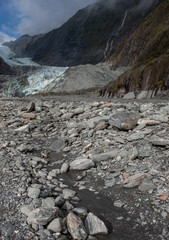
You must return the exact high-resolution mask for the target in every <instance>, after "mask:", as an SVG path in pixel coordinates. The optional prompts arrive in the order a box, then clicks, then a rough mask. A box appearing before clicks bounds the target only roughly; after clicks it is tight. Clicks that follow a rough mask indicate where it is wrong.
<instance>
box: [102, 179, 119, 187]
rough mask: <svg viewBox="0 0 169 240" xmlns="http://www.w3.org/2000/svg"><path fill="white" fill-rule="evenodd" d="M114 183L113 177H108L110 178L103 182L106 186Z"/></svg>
mask: <svg viewBox="0 0 169 240" xmlns="http://www.w3.org/2000/svg"><path fill="white" fill-rule="evenodd" d="M115 184H116V180H115V178H112V179H110V180H106V181H105V182H104V185H105V186H106V187H113V186H114V185H115Z"/></svg>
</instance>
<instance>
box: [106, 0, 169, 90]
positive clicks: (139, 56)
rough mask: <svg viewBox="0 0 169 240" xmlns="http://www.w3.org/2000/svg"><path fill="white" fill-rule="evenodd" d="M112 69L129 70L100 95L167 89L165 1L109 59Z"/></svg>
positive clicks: (168, 18) (168, 15) (168, 10)
mask: <svg viewBox="0 0 169 240" xmlns="http://www.w3.org/2000/svg"><path fill="white" fill-rule="evenodd" d="M109 63H111V64H112V67H113V68H117V67H130V70H128V71H127V72H125V73H124V74H123V75H121V76H120V77H119V78H118V80H117V82H115V83H112V84H109V86H107V87H105V88H104V89H102V90H101V91H102V92H108V94H111V95H113V94H115V93H118V92H123V93H124V94H125V93H127V92H130V91H141V90H150V89H151V90H154V91H155V92H157V91H158V89H169V0H166V1H162V3H161V4H160V5H159V6H157V7H156V8H155V9H154V10H153V11H152V12H151V13H150V14H149V15H148V16H147V17H146V18H145V19H144V20H143V21H142V22H141V23H140V24H139V26H138V27H137V29H136V30H135V31H134V32H133V33H132V34H131V35H130V37H129V38H128V40H126V41H124V42H122V43H121V44H120V46H119V47H118V48H117V50H116V51H115V52H114V53H113V54H112V55H111V57H110V58H109Z"/></svg>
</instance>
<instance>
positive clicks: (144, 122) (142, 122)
mask: <svg viewBox="0 0 169 240" xmlns="http://www.w3.org/2000/svg"><path fill="white" fill-rule="evenodd" d="M137 124H138V125H146V126H155V125H158V124H159V122H158V121H155V120H150V119H144V118H143V119H142V118H141V119H139V120H138V121H137Z"/></svg>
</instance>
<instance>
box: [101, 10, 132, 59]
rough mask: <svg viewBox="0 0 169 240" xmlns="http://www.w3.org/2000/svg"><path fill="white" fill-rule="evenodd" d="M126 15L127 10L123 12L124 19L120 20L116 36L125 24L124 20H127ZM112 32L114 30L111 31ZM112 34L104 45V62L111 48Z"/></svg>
mask: <svg viewBox="0 0 169 240" xmlns="http://www.w3.org/2000/svg"><path fill="white" fill-rule="evenodd" d="M127 14H128V10H126V11H125V14H124V17H123V19H122V23H121V25H120V27H119V29H118V31H117V33H116V35H118V34H119V32H120V30H121V29H122V28H123V26H124V24H125V21H126V18H127ZM113 32H114V30H113ZM113 32H112V33H111V35H110V37H109V39H108V41H107V44H106V48H105V51H104V59H105V60H106V59H107V57H108V53H109V52H110V51H111V50H112V48H113Z"/></svg>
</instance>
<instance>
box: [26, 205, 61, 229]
mask: <svg viewBox="0 0 169 240" xmlns="http://www.w3.org/2000/svg"><path fill="white" fill-rule="evenodd" d="M58 215H59V208H57V207H55V208H44V207H41V208H36V209H34V210H33V211H32V212H31V213H30V214H29V215H28V218H27V223H28V224H38V225H46V224H48V222H50V221H52V220H53V219H54V218H55V217H58Z"/></svg>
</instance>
